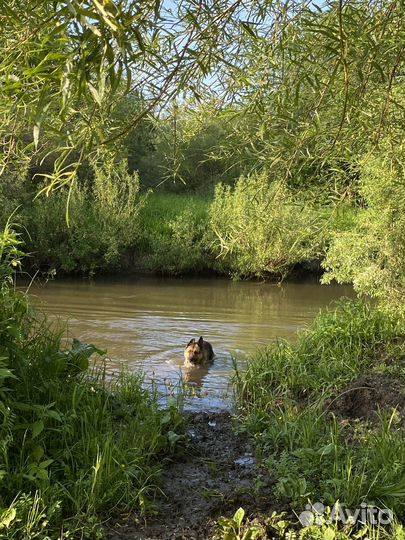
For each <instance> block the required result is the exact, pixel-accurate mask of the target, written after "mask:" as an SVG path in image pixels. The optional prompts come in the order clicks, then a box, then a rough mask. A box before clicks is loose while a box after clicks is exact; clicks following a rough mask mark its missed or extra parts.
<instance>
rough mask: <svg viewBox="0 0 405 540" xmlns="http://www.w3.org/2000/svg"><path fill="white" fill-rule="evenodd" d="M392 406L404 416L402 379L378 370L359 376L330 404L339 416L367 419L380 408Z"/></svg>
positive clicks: (376, 414) (371, 418)
mask: <svg viewBox="0 0 405 540" xmlns="http://www.w3.org/2000/svg"><path fill="white" fill-rule="evenodd" d="M394 407H395V408H397V409H398V411H399V412H400V414H401V415H402V416H403V417H405V382H402V381H400V380H399V379H398V378H396V377H393V376H390V375H383V374H378V373H370V374H367V375H363V376H361V377H360V378H359V379H357V380H356V381H355V382H353V383H351V384H350V385H348V386H347V388H345V390H343V391H342V392H341V393H340V395H339V396H338V397H337V398H336V399H334V400H333V401H331V403H330V404H329V409H330V410H331V411H333V412H334V413H336V414H337V415H338V416H340V417H342V418H347V419H361V420H370V421H373V420H376V419H377V417H378V411H379V410H382V409H393V408H394Z"/></svg>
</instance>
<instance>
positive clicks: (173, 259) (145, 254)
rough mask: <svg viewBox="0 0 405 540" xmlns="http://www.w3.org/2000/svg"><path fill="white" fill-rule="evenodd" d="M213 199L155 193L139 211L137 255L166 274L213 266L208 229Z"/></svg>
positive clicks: (144, 265)
mask: <svg viewBox="0 0 405 540" xmlns="http://www.w3.org/2000/svg"><path fill="white" fill-rule="evenodd" d="M209 206H210V200H209V199H206V198H204V197H201V196H196V195H181V194H171V193H154V194H151V195H150V196H149V197H148V200H147V202H146V204H145V205H144V207H143V208H142V210H141V212H140V216H139V217H140V225H139V231H138V241H137V244H136V253H137V258H138V260H139V261H140V264H141V265H142V266H143V267H144V268H146V269H148V270H154V271H158V272H162V273H166V274H174V275H175V274H181V273H187V272H201V271H205V270H207V269H209V268H212V266H213V258H214V257H213V256H212V254H211V253H210V252H209V250H208V246H207V243H206V233H207V226H208V210H209Z"/></svg>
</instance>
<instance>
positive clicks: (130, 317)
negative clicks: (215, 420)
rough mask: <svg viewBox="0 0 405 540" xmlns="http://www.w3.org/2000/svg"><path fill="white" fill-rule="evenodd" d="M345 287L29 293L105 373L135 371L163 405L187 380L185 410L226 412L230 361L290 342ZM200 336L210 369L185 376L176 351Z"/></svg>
mask: <svg viewBox="0 0 405 540" xmlns="http://www.w3.org/2000/svg"><path fill="white" fill-rule="evenodd" d="M353 295H354V294H353V291H352V289H351V287H343V286H338V285H328V286H322V285H320V284H319V283H318V282H317V281H315V280H311V281H306V282H300V283H284V284H282V285H281V286H278V285H276V284H274V283H259V282H252V281H249V282H247V281H239V282H233V281H230V280H226V279H218V278H204V279H201V278H183V279H175V278H149V277H148V278H146V277H140V278H131V279H128V280H126V279H120V280H116V279H108V280H94V281H88V280H57V281H48V282H46V283H44V284H42V285H41V284H39V283H35V284H34V285H32V286H31V288H30V296H31V297H34V300H35V303H36V304H37V306H39V308H40V309H41V310H42V311H43V312H45V313H47V314H48V315H50V316H51V317H58V318H61V319H62V320H68V330H67V333H68V336H70V337H76V338H77V339H80V340H81V341H85V342H88V343H93V344H94V345H96V346H97V347H99V348H101V349H105V350H107V355H108V356H107V363H106V367H107V370H108V372H110V373H112V372H117V371H118V370H120V369H122V367H125V369H127V370H128V371H137V370H142V371H143V372H144V373H145V380H146V383H147V384H150V383H153V384H155V385H156V387H157V389H158V391H159V392H160V394H161V395H162V396H165V397H163V398H162V399H166V397H167V396H170V395H172V394H173V395H174V394H176V393H177V386H178V384H179V381H180V380H183V381H184V380H186V381H188V388H189V392H188V393H189V396H188V397H187V399H186V402H185V407H186V409H191V410H203V409H204V410H206V409H209V410H220V409H224V408H229V407H230V403H231V399H230V390H229V379H230V376H231V374H232V373H233V358H236V359H237V360H238V363H239V365H240V366H241V368H242V369H243V366H244V365H245V363H246V362H247V361H248V357H249V354H251V353H253V352H254V351H255V350H256V349H257V348H258V347H259V346H263V345H265V344H267V343H269V342H271V341H274V340H276V339H280V338H288V339H294V338H295V336H296V333H297V331H298V330H300V329H302V328H304V327H305V326H306V325H308V324H310V323H311V321H312V320H313V318H314V317H315V315H316V314H317V313H318V311H319V310H320V309H321V308H323V307H325V306H327V305H328V304H330V302H332V301H333V300H336V299H338V298H339V297H341V296H349V297H353ZM201 335H202V336H203V337H204V339H206V340H208V341H209V342H210V343H211V344H212V346H213V348H214V351H215V353H216V358H215V361H214V363H213V365H212V366H211V367H210V368H209V369H195V370H192V371H191V372H185V371H184V368H183V367H182V364H183V350H184V347H185V345H186V344H187V342H188V341H189V340H190V338H192V337H195V338H198V337H199V336H201Z"/></svg>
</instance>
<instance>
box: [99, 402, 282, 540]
mask: <svg viewBox="0 0 405 540" xmlns="http://www.w3.org/2000/svg"><path fill="white" fill-rule="evenodd" d="M186 435H187V442H186V445H185V450H184V452H183V454H180V455H179V454H176V456H175V457H174V460H173V461H172V462H170V463H168V464H166V465H165V468H164V478H163V485H162V491H163V493H164V494H165V496H163V495H162V496H161V497H160V499H159V500H158V501H157V513H156V515H154V516H153V518H148V519H147V520H146V521H145V520H144V519H143V518H140V517H139V516H138V517H137V516H134V515H132V516H130V517H129V518H128V519H127V521H126V522H124V523H123V522H122V521H121V522H120V523H119V524H116V525H113V526H110V527H109V530H108V531H107V533H106V534H107V539H108V540H183V539H184V540H186V539H187V540H206V539H208V538H213V537H214V536H215V533H217V532H218V530H217V526H216V520H217V518H218V517H220V516H226V517H231V516H233V514H234V513H235V511H236V510H237V509H238V508H239V507H243V508H244V509H245V511H246V515H247V516H249V518H250V519H255V518H256V517H258V516H260V515H262V514H267V515H271V512H272V511H273V510H274V506H275V505H274V499H273V500H272V487H273V485H274V480H273V479H272V478H271V476H270V474H269V473H268V471H267V470H266V469H264V468H263V467H261V466H260V465H259V464H258V462H257V460H256V458H255V456H254V454H253V451H252V448H251V446H250V444H249V442H248V440H247V438H245V437H244V436H242V435H239V434H235V433H234V431H233V429H232V420H231V416H230V415H229V414H228V413H208V412H205V413H198V414H190V415H189V416H188V428H187V433H186Z"/></svg>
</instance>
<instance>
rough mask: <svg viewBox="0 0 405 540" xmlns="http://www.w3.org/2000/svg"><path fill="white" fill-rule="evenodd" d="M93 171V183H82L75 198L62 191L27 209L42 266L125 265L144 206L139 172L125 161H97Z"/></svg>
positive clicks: (30, 245) (89, 269) (90, 268)
mask: <svg viewBox="0 0 405 540" xmlns="http://www.w3.org/2000/svg"><path fill="white" fill-rule="evenodd" d="M93 170H94V179H93V180H92V181H91V182H89V184H88V185H87V186H82V185H80V184H78V183H76V184H75V186H74V188H73V191H72V193H71V196H70V199H69V202H68V193H67V191H66V190H60V191H58V192H56V193H52V194H51V195H50V196H49V197H48V198H44V197H38V198H37V199H35V200H34V201H33V203H32V205H30V206H29V207H27V208H26V209H25V211H24V216H23V218H22V219H23V220H24V223H25V225H26V228H27V230H28V231H29V235H28V236H27V238H26V244H27V249H28V251H31V252H32V255H33V258H34V260H35V265H36V266H38V267H39V268H41V269H44V267H46V268H47V269H51V268H55V269H57V270H61V271H63V272H69V273H95V272H97V271H101V270H104V271H109V270H113V269H116V268H117V267H119V266H122V265H124V258H125V257H126V256H127V254H128V253H129V250H130V247H131V246H132V244H133V243H134V242H135V238H136V235H137V230H138V213H139V209H140V206H141V205H142V200H141V199H140V198H139V196H138V192H139V181H138V176H137V174H136V173H134V174H132V175H130V174H128V172H127V169H126V162H125V161H121V162H120V163H118V164H117V163H114V162H112V161H109V160H107V161H104V162H102V163H99V162H95V163H93ZM66 211H67V212H68V221H69V226H68V225H67V223H66Z"/></svg>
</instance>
